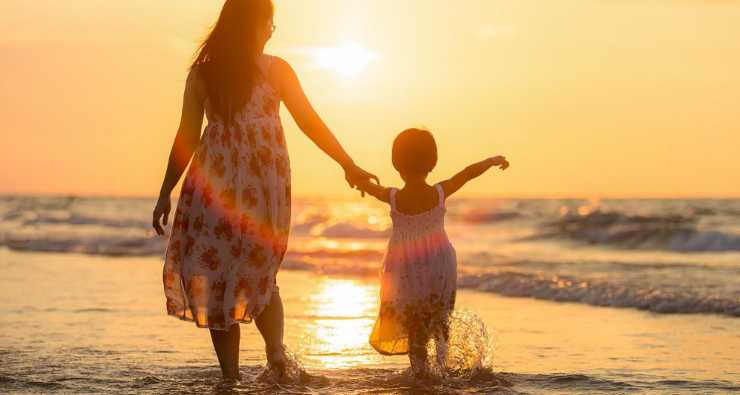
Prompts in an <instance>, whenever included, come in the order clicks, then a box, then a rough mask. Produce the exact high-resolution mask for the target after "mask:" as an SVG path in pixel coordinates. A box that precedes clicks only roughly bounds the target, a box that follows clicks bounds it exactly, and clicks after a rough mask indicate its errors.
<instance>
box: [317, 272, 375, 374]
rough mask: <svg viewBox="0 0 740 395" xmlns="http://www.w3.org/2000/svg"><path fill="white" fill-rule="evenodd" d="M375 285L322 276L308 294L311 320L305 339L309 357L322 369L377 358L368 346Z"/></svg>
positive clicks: (373, 309)
mask: <svg viewBox="0 0 740 395" xmlns="http://www.w3.org/2000/svg"><path fill="white" fill-rule="evenodd" d="M377 295H378V286H377V284H375V283H372V282H366V281H361V280H346V279H331V278H325V279H322V280H321V283H320V284H319V285H318V289H317V292H315V293H313V294H312V295H311V296H310V297H309V299H310V300H309V306H310V308H311V311H310V314H311V318H312V319H311V321H310V323H308V325H307V328H306V333H305V335H304V338H305V340H306V342H305V346H306V348H307V349H305V350H303V356H304V357H308V358H310V359H311V360H312V362H315V363H316V364H317V365H319V366H321V367H324V368H340V367H341V368H346V367H352V366H356V365H365V364H367V363H368V362H372V360H374V359H376V358H377V356H376V355H374V354H375V353H374V351H372V349H371V348H370V346H369V345H368V337H369V336H370V331H371V330H372V326H373V322H374V320H375V313H376V310H377V306H376V304H377Z"/></svg>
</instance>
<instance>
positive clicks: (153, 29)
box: [0, 0, 740, 197]
mask: <svg viewBox="0 0 740 395" xmlns="http://www.w3.org/2000/svg"><path fill="white" fill-rule="evenodd" d="M220 4H221V2H220V1H208V2H205V1H202V0H187V1H185V0H178V1H177V2H164V1H156V2H152V1H144V0H129V1H125V2H123V1H99V0H65V1H63V2H61V1H53V0H46V1H33V2H28V1H24V0H3V1H2V2H0V50H2V53H3V55H2V56H0V104H2V105H1V106H0V119H2V120H3V121H4V125H3V126H4V127H3V128H2V129H0V141H2V148H3V149H2V157H0V166H2V169H3V172H2V173H0V193H43V194H46V193H61V194H96V195H98V194H106V195H155V194H156V193H157V192H158V191H159V185H160V183H161V179H162V175H163V172H164V168H165V165H166V158H167V154H168V152H169V148H170V145H171V143H172V138H173V137H174V133H175V130H176V128H177V122H178V120H179V110H180V104H181V95H182V88H183V86H182V85H183V81H184V78H185V69H186V67H187V65H188V61H189V60H190V58H191V55H192V51H193V50H194V48H195V45H196V43H197V40H198V39H199V38H200V37H202V36H203V34H204V33H205V31H206V28H207V26H208V25H209V24H210V23H211V22H213V21H214V20H215V17H216V15H217V12H218V10H219V8H220ZM450 4H455V6H454V7H450ZM276 6H277V15H276V18H275V23H276V25H277V26H278V30H277V32H276V34H275V36H274V39H273V41H271V43H270V44H269V46H268V52H271V53H273V54H277V55H280V56H282V57H284V58H285V59H287V60H288V61H289V62H291V63H292V64H293V65H294V67H295V68H296V70H297V71H298V73H299V76H300V77H301V80H302V82H303V84H304V88H305V89H306V91H307V93H308V95H309V97H310V98H311V100H312V101H313V102H314V105H315V107H316V108H317V109H318V110H319V113H320V114H321V115H322V117H323V118H324V119H325V121H326V122H327V123H328V125H329V126H330V127H331V128H332V130H334V132H335V133H336V134H337V136H338V137H339V139H340V141H341V142H342V143H343V144H344V146H345V147H346V149H347V150H348V151H349V152H350V154H351V155H353V156H354V157H355V160H356V161H357V162H358V163H359V164H361V165H362V166H364V167H366V168H368V169H370V170H372V171H375V172H376V173H377V174H378V175H379V176H380V177H381V180H382V181H384V182H385V183H391V184H398V182H399V177H398V176H397V175H396V174H395V173H394V171H393V168H392V166H391V164H390V145H391V142H392V140H393V137H394V136H395V135H396V134H397V133H398V132H399V131H400V130H402V129H403V128H406V127H411V126H426V127H428V128H430V129H431V130H432V132H433V133H434V134H435V136H436V137H437V140H438V144H439V146H440V162H439V165H438V168H437V169H436V170H435V171H434V173H433V174H432V175H431V178H430V180H431V181H436V180H439V179H440V178H442V177H447V176H450V175H452V174H453V173H454V172H455V171H457V170H459V169H460V168H462V167H464V166H465V165H467V164H469V163H471V162H473V161H476V160H479V159H482V158H484V157H486V156H489V155H492V154H499V153H501V154H505V155H507V157H508V158H509V159H510V161H511V163H512V167H511V168H510V169H509V170H507V171H506V172H505V173H504V174H497V173H498V172H493V171H492V172H491V174H487V175H485V176H483V178H482V179H480V180H476V181H474V182H473V183H471V185H470V186H469V187H466V189H465V191H464V193H465V194H467V195H469V196H529V197H538V196H544V197H557V196H576V197H581V196H586V197H627V196H654V197H665V196H718V197H725V196H740V182H738V179H739V176H738V174H740V155H738V153H740V111H739V110H738V108H739V103H740V73H738V72H737V70H740V39H738V38H740V23H737V22H738V21H740V2H734V1H700V0H640V1H638V0H623V1H603V0H598V1H597V0H593V1H585V0H582V1H570V0H564V1H558V2H545V1H535V0H508V1H503V0H502V1H491V0H476V1H474V0H466V1H464V2H449V1H441V0H433V1H432V0H416V1H411V0H408V1H391V0H381V1H378V0H372V1H370V0H367V1H359V0H320V1H319V0H290V1H287V0H286V1H280V0H278V1H276ZM344 43H353V44H354V45H356V46H357V47H359V48H362V49H363V50H366V51H368V53H371V54H372V55H373V56H372V59H371V60H370V62H369V63H368V64H367V67H366V68H365V69H364V70H362V71H359V72H357V73H356V75H354V76H352V77H348V76H346V75H343V74H342V73H340V72H337V71H336V70H332V69H330V68H329V69H327V68H322V67H319V66H317V65H316V64H315V60H316V59H313V58H312V54H316V53H317V51H316V48H320V47H322V48H323V47H336V46H341V45H343V44H344ZM340 57H341V52H340ZM334 61H337V62H342V61H343V60H342V59H334ZM329 66H331V65H329ZM340 69H341V67H340ZM340 71H341V70H340ZM283 123H284V125H285V127H286V131H287V133H288V144H289V148H290V152H291V161H292V166H293V184H294V190H295V192H296V194H297V195H321V194H327V195H342V196H349V194H350V192H349V190H347V189H346V186H345V184H344V183H343V180H342V177H341V176H342V175H341V173H340V171H339V169H338V168H337V166H336V165H334V164H333V163H332V162H331V161H330V160H329V159H328V158H326V157H325V156H323V154H322V153H321V152H320V151H319V150H318V149H316V148H315V147H313V146H312V145H311V143H310V142H309V141H308V139H307V138H305V137H304V136H302V135H301V134H300V132H299V131H298V130H297V128H296V127H295V124H294V123H293V121H292V119H290V116H289V115H288V114H287V113H285V112H284V113H283ZM316 174H321V175H322V177H316Z"/></svg>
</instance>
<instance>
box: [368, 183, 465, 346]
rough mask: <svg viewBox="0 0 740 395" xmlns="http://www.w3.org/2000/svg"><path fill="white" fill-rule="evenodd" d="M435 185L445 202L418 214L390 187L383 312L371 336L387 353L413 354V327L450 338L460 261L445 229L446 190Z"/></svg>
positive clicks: (442, 200)
mask: <svg viewBox="0 0 740 395" xmlns="http://www.w3.org/2000/svg"><path fill="white" fill-rule="evenodd" d="M435 187H436V189H437V194H438V198H439V203H438V204H437V205H436V206H435V207H434V208H432V209H431V210H429V211H426V212H424V213H421V214H416V215H407V214H403V213H401V212H399V211H398V210H397V209H396V192H397V190H396V189H393V188H392V189H391V190H390V199H389V200H390V205H391V218H392V220H393V231H392V234H391V238H390V241H389V242H388V250H387V252H386V254H385V259H384V262H383V271H382V277H381V285H380V311H379V315H378V318H377V320H376V322H375V326H374V327H373V332H372V334H371V335H370V344H371V345H372V346H373V347H374V348H375V350H377V351H378V352H379V353H381V354H385V355H395V354H406V353H408V351H409V329H411V328H412V327H414V326H416V325H422V326H423V328H424V330H425V331H427V333H429V334H430V335H432V336H433V337H435V338H437V339H440V336H441V337H442V339H443V340H446V338H447V325H448V319H449V315H450V313H451V312H452V309H453V308H454V305H455V292H456V289H457V261H456V253H455V249H454V247H453V246H452V244H450V241H449V239H448V238H447V233H446V232H445V229H444V217H445V212H446V208H445V204H444V191H443V189H442V186H441V185H439V184H437V185H436V186H435Z"/></svg>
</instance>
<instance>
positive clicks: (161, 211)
mask: <svg viewBox="0 0 740 395" xmlns="http://www.w3.org/2000/svg"><path fill="white" fill-rule="evenodd" d="M171 208H172V207H171V203H170V196H169V195H166V196H165V195H159V199H157V205H156V206H154V212H153V213H152V226H153V227H154V230H155V231H156V232H157V234H158V235H160V236H162V235H163V234H164V229H162V225H160V224H159V219H160V218H163V221H162V223H163V224H164V225H167V217H168V216H169V215H170V209H171Z"/></svg>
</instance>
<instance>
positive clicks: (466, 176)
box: [440, 156, 509, 197]
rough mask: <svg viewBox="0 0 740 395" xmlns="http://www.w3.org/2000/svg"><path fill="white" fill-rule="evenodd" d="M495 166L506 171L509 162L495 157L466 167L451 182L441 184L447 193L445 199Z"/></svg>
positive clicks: (446, 181)
mask: <svg viewBox="0 0 740 395" xmlns="http://www.w3.org/2000/svg"><path fill="white" fill-rule="evenodd" d="M493 166H497V167H499V168H501V170H505V169H506V168H507V167H509V162H508V161H507V160H506V158H505V157H503V156H494V157H492V158H488V159H486V160H482V161H480V162H478V163H474V164H472V165H470V166H468V167H466V168H465V169H463V170H462V171H461V172H459V173H457V174H455V175H454V176H453V177H452V178H450V179H449V180H445V181H442V182H441V183H440V184H441V185H442V189H443V190H444V192H445V197H448V196H450V195H452V194H453V193H455V192H457V190H458V189H460V188H462V186H463V185H465V184H466V183H467V182H468V181H470V180H472V179H474V178H476V177H478V176H480V175H481V174H483V173H485V172H486V171H487V170H488V169H490V168H491V167H493Z"/></svg>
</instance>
